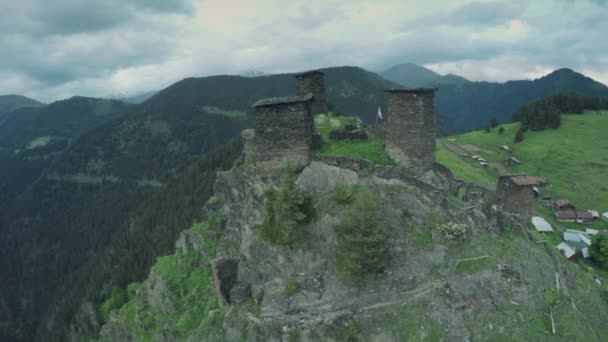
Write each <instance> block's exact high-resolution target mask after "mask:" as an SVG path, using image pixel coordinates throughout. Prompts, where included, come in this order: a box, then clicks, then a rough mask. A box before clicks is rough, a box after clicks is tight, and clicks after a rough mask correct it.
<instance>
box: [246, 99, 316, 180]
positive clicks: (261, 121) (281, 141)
mask: <svg viewBox="0 0 608 342" xmlns="http://www.w3.org/2000/svg"><path fill="white" fill-rule="evenodd" d="M313 125H314V123H313V118H312V116H311V113H310V102H296V103H282V104H275V105H270V106H260V107H256V119H255V138H254V153H255V164H256V168H257V169H258V170H261V171H268V170H272V169H277V168H281V167H286V166H290V167H295V168H298V169H299V168H303V167H304V166H306V165H308V164H309V163H310V158H311V144H312V134H313Z"/></svg>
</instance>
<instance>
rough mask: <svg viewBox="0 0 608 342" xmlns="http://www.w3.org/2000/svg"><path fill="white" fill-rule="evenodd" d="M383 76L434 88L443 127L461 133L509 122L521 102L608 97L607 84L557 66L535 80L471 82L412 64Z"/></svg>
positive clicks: (414, 85) (400, 81)
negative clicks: (558, 96)
mask: <svg viewBox="0 0 608 342" xmlns="http://www.w3.org/2000/svg"><path fill="white" fill-rule="evenodd" d="M382 75H383V77H385V78H387V79H390V80H393V81H395V82H398V83H399V84H401V85H402V86H405V87H437V88H438V89H439V90H438V92H437V95H436V99H435V104H436V108H437V111H438V116H439V117H440V118H441V120H442V124H443V128H444V129H445V130H446V131H447V132H450V133H462V132H466V131H470V130H473V129H479V128H483V127H485V126H487V124H488V123H489V122H490V120H492V119H496V120H498V121H499V122H510V120H511V115H512V114H513V113H514V112H515V111H516V110H517V109H518V108H519V107H520V106H522V105H523V104H525V103H527V102H529V101H532V100H535V99H538V98H541V97H544V96H548V95H552V94H555V93H559V92H564V91H575V92H580V93H583V94H585V95H589V96H595V97H608V87H606V86H605V85H604V84H602V83H600V82H597V81H595V80H593V79H591V78H589V77H586V76H585V75H582V74H580V73H577V72H576V71H574V70H572V69H567V68H563V69H559V70H556V71H554V72H552V73H550V74H548V75H546V76H544V77H541V78H539V79H535V80H519V81H508V82H505V83H496V82H472V81H469V80H467V79H465V78H463V77H460V76H457V75H445V76H441V75H439V74H437V73H435V72H433V71H432V70H429V69H427V68H424V67H421V66H419V65H416V64H413V63H405V64H399V65H396V66H394V67H392V68H390V69H388V70H387V71H385V72H383V73H382Z"/></svg>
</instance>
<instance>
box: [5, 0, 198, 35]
mask: <svg viewBox="0 0 608 342" xmlns="http://www.w3.org/2000/svg"><path fill="white" fill-rule="evenodd" d="M193 9H194V6H193V3H192V0H172V1H162V0H149V1H146V0H103V1H82V0H53V1H40V0H23V1H21V2H12V1H7V2H3V3H1V4H0V28H1V29H2V32H3V33H5V34H6V33H19V34H31V35H36V36H38V37H40V36H46V35H54V34H62V35H65V34H74V33H83V32H95V31H99V30H104V29H109V28H113V27H116V26H118V25H122V24H129V23H130V22H131V21H134V20H137V17H138V16H140V15H143V14H146V13H154V14H162V13H165V14H184V15H186V14H190V13H192V12H193Z"/></svg>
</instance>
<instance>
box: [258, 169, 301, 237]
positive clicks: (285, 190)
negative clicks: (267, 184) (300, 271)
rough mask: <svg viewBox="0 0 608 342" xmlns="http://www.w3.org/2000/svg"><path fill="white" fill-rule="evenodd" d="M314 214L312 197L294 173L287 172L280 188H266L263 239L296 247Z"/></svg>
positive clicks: (262, 227)
mask: <svg viewBox="0 0 608 342" xmlns="http://www.w3.org/2000/svg"><path fill="white" fill-rule="evenodd" d="M311 216H312V201H311V199H310V197H308V196H306V195H305V194H304V193H303V192H302V191H301V190H300V189H299V188H298V186H297V184H296V183H295V179H294V177H293V174H291V173H288V174H286V175H285V176H284V177H283V179H282V180H281V185H280V187H279V189H278V190H275V189H270V190H267V191H266V192H265V201H264V221H263V223H262V226H261V234H262V239H264V240H266V241H268V242H270V243H272V244H279V245H287V246H289V247H295V246H296V245H298V244H299V243H301V242H302V240H303V234H304V232H303V231H302V229H301V227H300V226H301V225H302V224H305V223H306V222H308V221H309V220H310V217H311Z"/></svg>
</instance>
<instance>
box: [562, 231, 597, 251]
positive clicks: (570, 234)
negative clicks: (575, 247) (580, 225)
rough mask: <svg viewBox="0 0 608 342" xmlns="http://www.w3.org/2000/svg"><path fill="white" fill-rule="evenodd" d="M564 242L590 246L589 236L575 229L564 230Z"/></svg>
mask: <svg viewBox="0 0 608 342" xmlns="http://www.w3.org/2000/svg"><path fill="white" fill-rule="evenodd" d="M564 241H566V242H568V243H584V244H585V245H587V246H591V236H590V235H589V234H587V232H583V231H580V230H575V229H566V231H564ZM581 247H584V246H581Z"/></svg>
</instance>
